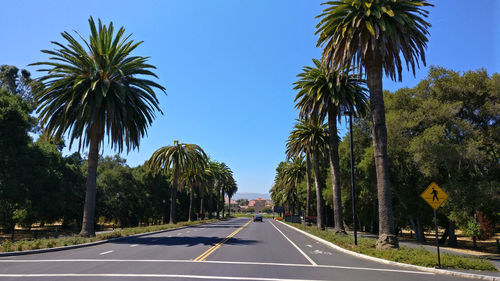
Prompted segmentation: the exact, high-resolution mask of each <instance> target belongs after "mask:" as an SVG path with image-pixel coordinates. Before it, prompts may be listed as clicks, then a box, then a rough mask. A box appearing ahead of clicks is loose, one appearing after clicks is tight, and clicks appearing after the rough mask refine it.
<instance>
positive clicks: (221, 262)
mask: <svg viewBox="0 0 500 281" xmlns="http://www.w3.org/2000/svg"><path fill="white" fill-rule="evenodd" d="M52 262H61V263H70V262H77V263H82V262H97V263H101V262H119V263H124V262H130V263H201V264H203V263H213V264H237V265H262V266H284V267H305V268H308V267H314V268H325V269H328V268H332V269H347V270H362V271H382V272H396V273H411V274H423V275H435V273H432V272H425V271H411V270H399V269H386V268H370V267H354V266H340V265H310V264H297V263H270V262H239V261H192V260H121V259H120V260H119V259H68V260H61V259H59V260H1V259H0V263H52Z"/></svg>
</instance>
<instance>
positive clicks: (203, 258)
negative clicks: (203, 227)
mask: <svg viewBox="0 0 500 281" xmlns="http://www.w3.org/2000/svg"><path fill="white" fill-rule="evenodd" d="M251 222H252V220H249V221H248V222H247V223H245V224H244V225H242V226H241V227H240V228H238V229H236V230H235V231H233V232H232V233H231V234H229V235H228V236H226V238H224V239H222V241H220V242H219V243H217V244H215V245H213V246H212V247H211V248H210V249H208V250H206V251H205V252H204V253H203V254H201V255H199V256H198V257H197V258H195V259H194V260H195V261H204V260H205V259H206V258H207V257H208V256H210V255H211V254H212V253H213V252H215V251H216V250H217V249H219V248H220V247H221V246H222V244H224V243H226V242H227V241H228V240H229V239H231V238H232V237H233V236H234V235H236V234H237V233H238V232H240V231H241V230H242V229H243V228H245V227H247V225H249V224H250V223H251Z"/></svg>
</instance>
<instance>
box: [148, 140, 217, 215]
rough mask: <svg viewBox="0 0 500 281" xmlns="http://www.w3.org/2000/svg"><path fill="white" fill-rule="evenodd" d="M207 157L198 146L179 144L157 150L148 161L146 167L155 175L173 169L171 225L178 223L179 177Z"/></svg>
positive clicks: (177, 142) (175, 143) (176, 142)
mask: <svg viewBox="0 0 500 281" xmlns="http://www.w3.org/2000/svg"><path fill="white" fill-rule="evenodd" d="M206 159H207V155H206V154H205V152H204V151H203V149H201V147H199V146H198V145H196V144H188V143H179V141H177V140H175V141H174V144H173V145H167V146H164V147H161V148H159V149H158V150H156V151H155V152H154V153H153V155H151V158H149V160H148V161H146V166H147V167H148V168H150V169H151V170H152V171H153V172H155V173H161V172H166V171H167V170H170V169H172V189H171V191H170V221H169V223H170V224H175V223H176V222H177V190H178V189H180V186H179V177H180V176H181V174H182V173H185V172H186V171H188V170H189V169H192V168H193V167H194V166H197V165H200V163H204V162H205V161H206Z"/></svg>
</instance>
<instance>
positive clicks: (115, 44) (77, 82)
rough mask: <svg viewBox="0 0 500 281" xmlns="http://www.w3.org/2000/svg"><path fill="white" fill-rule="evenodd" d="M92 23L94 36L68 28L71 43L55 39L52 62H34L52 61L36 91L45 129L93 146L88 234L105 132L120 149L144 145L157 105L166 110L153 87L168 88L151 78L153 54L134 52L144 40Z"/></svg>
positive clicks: (87, 200) (85, 221)
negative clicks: (84, 36)
mask: <svg viewBox="0 0 500 281" xmlns="http://www.w3.org/2000/svg"><path fill="white" fill-rule="evenodd" d="M89 24H90V31H91V33H90V36H89V39H88V40H85V39H84V38H83V37H82V36H80V38H81V40H82V41H83V43H84V45H82V44H80V42H78V40H76V39H75V38H74V37H73V36H72V35H70V34H69V33H68V32H63V33H61V35H62V37H63V38H64V39H65V40H66V41H67V45H64V44H61V43H58V42H52V43H53V44H54V45H56V46H57V48H56V49H55V50H53V51H50V50H42V52H44V53H46V54H49V55H51V58H50V61H47V62H37V63H33V64H31V65H43V66H46V68H45V69H41V70H40V71H46V72H47V74H46V75H45V76H42V77H40V78H39V79H38V82H39V86H40V88H38V89H37V93H36V96H35V98H36V101H37V103H38V110H37V112H38V113H39V117H40V121H41V124H42V126H43V128H44V130H45V133H46V134H47V135H48V136H49V137H54V138H56V139H59V138H62V137H63V136H64V135H66V134H68V135H69V138H70V147H71V145H72V143H73V141H74V140H75V139H79V146H78V148H79V150H80V149H82V147H87V146H88V147H90V148H89V154H88V176H87V191H86V194H85V207H84V211H83V222H82V229H81V232H80V235H82V236H94V235H95V232H94V216H95V196H96V174H97V162H98V154H99V147H100V145H101V144H102V142H103V141H104V137H105V135H108V139H109V141H110V143H111V145H112V147H115V148H117V149H118V152H121V151H123V146H124V144H125V147H126V148H127V152H128V151H130V150H131V149H135V148H136V147H138V146H139V142H140V139H141V138H142V137H143V136H144V135H145V134H146V129H147V128H148V126H150V125H151V123H152V121H153V119H154V118H155V110H158V111H159V112H160V113H161V110H160V108H159V107H158V99H157V97H156V95H155V92H154V90H153V89H155V88H156V89H160V90H162V91H164V90H165V89H164V88H163V87H162V86H161V85H159V84H157V83H155V82H153V81H151V80H148V79H145V78H147V77H148V76H153V77H156V78H158V77H157V76H156V74H154V73H153V72H152V71H151V69H154V68H155V67H154V66H152V65H150V64H148V63H147V60H148V58H147V57H141V56H132V55H131V53H132V51H134V50H135V49H136V48H137V47H138V46H139V45H140V44H141V43H142V41H141V42H134V41H133V40H130V39H129V38H130V35H129V36H123V35H124V33H125V29H124V28H123V27H121V28H120V29H119V30H118V32H117V33H114V28H113V23H110V24H109V26H106V25H102V24H101V21H100V20H99V24H98V26H97V27H96V24H95V22H94V20H93V19H92V17H91V18H90V19H89ZM85 47H87V48H85Z"/></svg>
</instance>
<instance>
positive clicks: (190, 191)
mask: <svg viewBox="0 0 500 281" xmlns="http://www.w3.org/2000/svg"><path fill="white" fill-rule="evenodd" d="M193 185H194V184H193V183H190V184H189V212H188V214H189V217H188V222H191V218H192V217H193V197H194V196H193V193H194V187H193Z"/></svg>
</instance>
